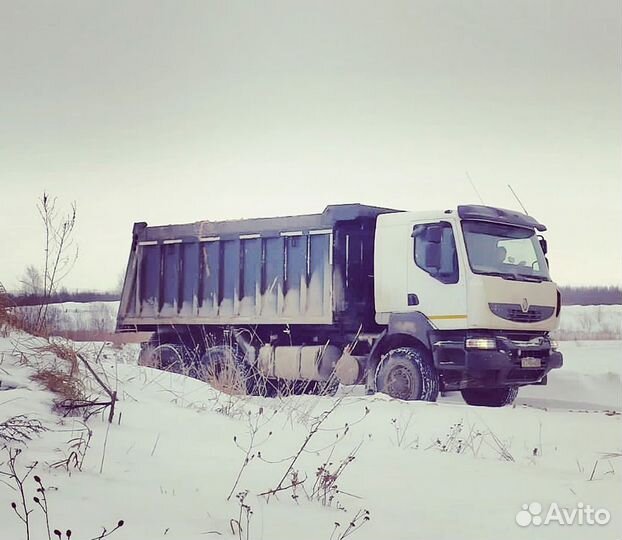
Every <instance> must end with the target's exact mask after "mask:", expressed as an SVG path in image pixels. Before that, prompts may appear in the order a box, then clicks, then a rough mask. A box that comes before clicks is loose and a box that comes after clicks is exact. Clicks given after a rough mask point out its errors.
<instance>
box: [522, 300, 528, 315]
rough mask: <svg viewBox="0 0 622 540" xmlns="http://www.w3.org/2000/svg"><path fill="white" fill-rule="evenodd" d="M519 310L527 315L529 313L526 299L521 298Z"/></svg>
mask: <svg viewBox="0 0 622 540" xmlns="http://www.w3.org/2000/svg"><path fill="white" fill-rule="evenodd" d="M520 308H521V311H522V312H523V313H527V312H528V311H529V302H528V301H527V298H523V301H522V302H521V303H520Z"/></svg>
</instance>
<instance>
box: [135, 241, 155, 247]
mask: <svg viewBox="0 0 622 540" xmlns="http://www.w3.org/2000/svg"><path fill="white" fill-rule="evenodd" d="M138 245H139V246H157V245H158V241H157V240H143V241H142V242H138Z"/></svg>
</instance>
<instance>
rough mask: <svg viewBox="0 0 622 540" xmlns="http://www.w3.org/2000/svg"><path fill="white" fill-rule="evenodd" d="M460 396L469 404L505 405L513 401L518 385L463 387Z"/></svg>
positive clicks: (482, 405)
mask: <svg viewBox="0 0 622 540" xmlns="http://www.w3.org/2000/svg"><path fill="white" fill-rule="evenodd" d="M461 393H462V398H463V399H464V401H466V402H467V403H468V404H469V405H476V406H480V407H505V406H506V405H511V404H512V403H514V400H515V399H516V396H517V395H518V386H502V387H500V388H465V389H463V390H461Z"/></svg>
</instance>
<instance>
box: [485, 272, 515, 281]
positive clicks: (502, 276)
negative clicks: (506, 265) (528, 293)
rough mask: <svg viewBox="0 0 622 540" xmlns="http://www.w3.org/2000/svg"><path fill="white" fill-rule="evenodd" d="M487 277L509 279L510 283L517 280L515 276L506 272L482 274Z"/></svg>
mask: <svg viewBox="0 0 622 540" xmlns="http://www.w3.org/2000/svg"><path fill="white" fill-rule="evenodd" d="M484 274H485V275H487V276H497V277H500V278H503V279H509V280H510V281H516V280H517V279H518V275H517V274H508V273H507V272H484Z"/></svg>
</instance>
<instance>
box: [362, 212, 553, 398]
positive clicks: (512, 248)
mask: <svg viewBox="0 0 622 540" xmlns="http://www.w3.org/2000/svg"><path fill="white" fill-rule="evenodd" d="M545 230H546V227H545V226H544V225H542V224H541V223H539V222H538V221H536V220H535V219H533V218H531V217H530V216H527V215H525V214H522V213H519V212H515V211H512V210H505V209H500V208H493V207H487V206H477V205H464V206H459V207H458V208H456V209H452V210H445V211H439V212H402V213H394V214H383V215H380V216H378V219H377V225H376V239H375V254H374V267H375V274H374V278H375V281H374V282H375V304H376V321H377V323H378V324H382V325H387V324H388V325H389V327H391V321H392V320H395V321H398V320H399V321H400V322H399V324H400V325H402V326H404V328H408V324H409V321H410V322H412V324H413V325H414V326H415V327H417V326H419V328H414V329H413V328H408V330H407V331H408V333H410V334H415V335H416V334H417V333H420V332H421V331H422V330H421V327H422V326H423V327H425V329H426V330H425V333H426V334H427V335H428V336H429V335H432V336H433V338H432V339H431V341H432V342H431V343H430V347H431V353H432V355H433V357H434V364H435V366H436V368H437V369H439V370H444V371H446V372H447V370H451V369H452V368H454V369H455V374H454V375H455V377H453V378H452V377H451V372H449V376H445V377H444V383H445V384H444V386H445V387H446V388H447V389H451V388H455V389H465V388H468V387H472V386H473V379H478V378H480V379H481V380H482V385H485V386H490V381H489V379H490V377H496V378H497V382H498V383H499V385H506V386H507V385H509V383H512V382H523V383H541V382H542V380H544V382H545V379H544V377H545V374H546V373H547V372H548V370H549V369H552V368H554V367H560V366H561V363H562V359H561V354H559V353H557V352H556V350H555V349H556V344H555V342H553V341H552V340H550V339H549V338H548V333H549V332H550V331H551V330H554V329H555V328H557V326H558V323H559V313H560V305H561V297H560V294H559V291H558V289H557V287H556V285H555V283H553V281H552V280H551V277H550V275H549V268H548V261H547V259H546V241H545V240H544V238H543V237H542V236H541V235H540V234H539V233H540V232H543V231H545ZM408 314H411V315H412V316H417V319H414V318H413V317H412V316H411V317H409V316H408ZM414 321H416V322H414ZM396 324H398V323H396ZM394 326H395V325H394ZM512 359H514V360H515V361H510V360H512ZM525 367H532V368H533V370H530V371H527V370H524V369H523V368H525ZM459 372H460V373H459ZM493 372H494V374H493ZM477 375H481V377H478V376H477ZM512 377H516V379H517V381H514V380H513V379H512ZM476 386H477V385H476ZM463 393H464V392H463ZM467 394H468V392H467Z"/></svg>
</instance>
